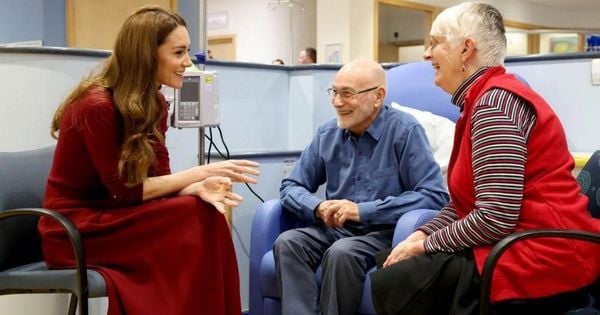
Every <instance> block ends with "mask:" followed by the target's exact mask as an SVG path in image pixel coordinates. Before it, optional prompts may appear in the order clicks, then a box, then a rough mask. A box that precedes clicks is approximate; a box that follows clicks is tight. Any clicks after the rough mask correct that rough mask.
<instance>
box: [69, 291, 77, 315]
mask: <svg viewBox="0 0 600 315" xmlns="http://www.w3.org/2000/svg"><path fill="white" fill-rule="evenodd" d="M76 312H77V294H74V293H72V294H71V298H70V299H69V310H68V312H67V314H68V315H75V313H76Z"/></svg>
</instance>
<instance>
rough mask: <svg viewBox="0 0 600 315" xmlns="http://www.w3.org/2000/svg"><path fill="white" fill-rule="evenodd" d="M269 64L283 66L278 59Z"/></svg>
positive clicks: (281, 61)
mask: <svg viewBox="0 0 600 315" xmlns="http://www.w3.org/2000/svg"><path fill="white" fill-rule="evenodd" d="M271 64H273V65H281V66H283V65H285V63H284V62H283V60H281V59H279V58H277V59H274V60H273V61H272V62H271Z"/></svg>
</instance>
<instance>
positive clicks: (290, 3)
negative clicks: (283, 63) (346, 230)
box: [267, 0, 304, 64]
mask: <svg viewBox="0 0 600 315" xmlns="http://www.w3.org/2000/svg"><path fill="white" fill-rule="evenodd" d="M282 5H286V6H287V7H288V11H289V19H288V20H289V21H290V26H289V27H290V36H289V38H290V61H289V63H290V64H293V63H294V53H295V52H294V7H297V8H298V9H299V10H300V12H304V5H303V4H302V3H299V2H297V1H294V0H276V1H271V2H269V3H268V4H267V8H268V9H269V10H271V11H275V10H277V9H278V8H279V7H280V6H282Z"/></svg>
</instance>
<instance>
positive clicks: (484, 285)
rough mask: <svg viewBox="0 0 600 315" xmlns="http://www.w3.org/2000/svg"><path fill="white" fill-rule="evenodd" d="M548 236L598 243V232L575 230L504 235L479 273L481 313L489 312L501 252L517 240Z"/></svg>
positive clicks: (531, 231)
mask: <svg viewBox="0 0 600 315" xmlns="http://www.w3.org/2000/svg"><path fill="white" fill-rule="evenodd" d="M548 237H557V238H567V239H576V240H582V241H588V242H594V243H598V244H600V234H599V233H592V232H585V231H576V230H550V229H549V230H530V231H522V232H517V233H514V234H511V235H509V236H507V237H505V238H504V239H502V240H501V241H500V242H498V243H497V244H496V245H495V246H494V247H493V248H492V250H491V251H490V253H489V255H488V257H487V258H486V260H485V263H484V265H483V271H482V275H481V291H480V297H479V303H480V309H479V311H480V314H481V315H487V314H489V312H490V293H491V288H492V275H493V274H494V269H495V268H496V265H497V264H498V261H499V260H500V257H501V256H502V254H504V252H506V250H508V249H509V248H510V247H511V246H512V245H514V244H515V243H516V242H518V241H521V240H526V239H532V238H548Z"/></svg>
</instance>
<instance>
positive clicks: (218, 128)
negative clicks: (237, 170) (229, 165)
mask: <svg viewBox="0 0 600 315" xmlns="http://www.w3.org/2000/svg"><path fill="white" fill-rule="evenodd" d="M217 130H219V136H220V137H221V143H223V146H224V147H225V152H227V159H228V160H229V148H228V147H227V144H225V139H224V138H223V131H221V126H217ZM211 132H212V128H211ZM211 135H212V134H211Z"/></svg>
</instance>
